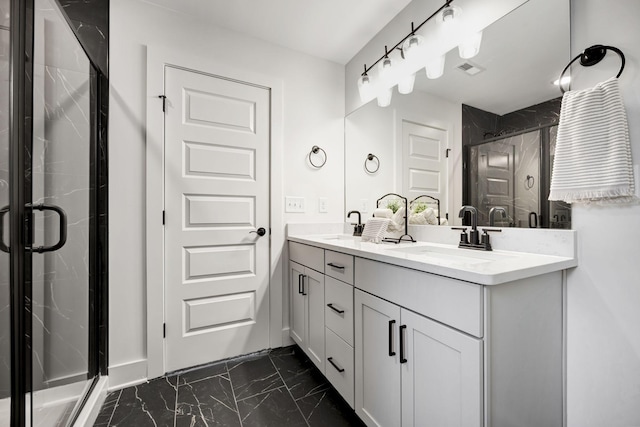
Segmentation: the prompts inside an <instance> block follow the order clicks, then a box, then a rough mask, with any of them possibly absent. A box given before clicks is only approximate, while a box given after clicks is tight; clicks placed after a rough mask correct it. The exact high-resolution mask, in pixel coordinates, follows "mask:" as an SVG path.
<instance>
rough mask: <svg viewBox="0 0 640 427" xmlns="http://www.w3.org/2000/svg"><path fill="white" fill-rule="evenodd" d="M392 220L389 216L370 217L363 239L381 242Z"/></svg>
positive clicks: (364, 240)
mask: <svg viewBox="0 0 640 427" xmlns="http://www.w3.org/2000/svg"><path fill="white" fill-rule="evenodd" d="M390 222H391V220H390V219H387V218H369V219H368V220H367V223H366V224H365V226H364V231H363V232H362V241H363V242H373V243H380V242H381V241H382V239H383V238H384V236H385V234H387V227H388V226H389V223H390Z"/></svg>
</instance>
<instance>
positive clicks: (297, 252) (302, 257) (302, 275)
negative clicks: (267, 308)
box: [289, 243, 325, 373]
mask: <svg viewBox="0 0 640 427" xmlns="http://www.w3.org/2000/svg"><path fill="white" fill-rule="evenodd" d="M289 253H290V259H291V261H290V262H289V283H290V285H291V286H290V288H291V289H290V298H291V315H290V320H289V322H290V335H291V338H293V340H294V341H295V342H296V343H297V344H298V345H299V346H300V348H302V349H303V350H304V352H305V353H306V354H307V356H309V358H310V359H311V361H312V362H313V363H314V364H315V365H316V366H317V367H318V369H320V371H321V372H322V373H324V372H325V327H324V311H325V305H324V274H322V273H321V272H319V271H317V270H319V269H321V268H322V267H323V266H324V250H323V249H319V248H314V247H312V246H307V245H301V244H298V243H291V244H290V245H289ZM313 267H315V268H316V269H314V268H313Z"/></svg>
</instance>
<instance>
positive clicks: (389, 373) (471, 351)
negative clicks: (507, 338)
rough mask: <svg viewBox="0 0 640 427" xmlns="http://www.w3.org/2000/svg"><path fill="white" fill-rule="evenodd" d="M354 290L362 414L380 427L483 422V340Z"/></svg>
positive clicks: (358, 399)
mask: <svg viewBox="0 0 640 427" xmlns="http://www.w3.org/2000/svg"><path fill="white" fill-rule="evenodd" d="M355 293H356V295H355V304H356V308H355V310H356V324H355V327H356V413H357V414H358V416H360V418H361V419H362V420H363V421H365V423H366V424H367V425H369V426H381V427H382V426H400V425H402V426H403V427H408V426H415V427H418V426H458V425H459V426H469V427H476V426H480V425H482V424H481V422H482V421H481V415H482V411H481V399H480V397H481V396H482V363H481V362H482V351H481V350H482V344H481V341H480V340H479V339H476V338H473V337H469V336H468V335H465V334H463V333H461V332H458V331H455V330H453V329H451V328H448V327H446V326H444V325H441V324H439V323H437V322H434V321H432V320H430V319H428V318H426V317H424V316H420V315H417V314H415V313H413V312H411V311H409V310H406V309H404V308H401V307H400V306H398V305H396V304H393V303H390V302H388V301H385V300H383V299H381V298H378V297H376V296H373V295H371V294H368V293H365V292H362V291H360V290H358V289H356V291H355Z"/></svg>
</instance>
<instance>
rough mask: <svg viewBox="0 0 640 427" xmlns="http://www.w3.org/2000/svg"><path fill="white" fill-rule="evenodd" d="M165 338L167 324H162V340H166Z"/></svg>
mask: <svg viewBox="0 0 640 427" xmlns="http://www.w3.org/2000/svg"><path fill="white" fill-rule="evenodd" d="M166 337H167V324H166V323H163V324H162V338H166Z"/></svg>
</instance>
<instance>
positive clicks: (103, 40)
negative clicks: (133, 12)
mask: <svg viewBox="0 0 640 427" xmlns="http://www.w3.org/2000/svg"><path fill="white" fill-rule="evenodd" d="M60 5H61V6H62V10H63V11H64V13H65V14H67V16H68V17H69V20H70V22H71V25H72V27H73V29H74V31H75V33H76V35H77V37H78V40H79V41H80V43H81V44H82V45H83V46H84V49H85V51H86V52H87V54H88V55H89V57H90V58H91V60H92V61H93V62H94V63H95V64H96V65H97V66H98V68H99V69H100V70H101V71H102V72H103V73H104V74H105V75H108V58H109V0H60Z"/></svg>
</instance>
